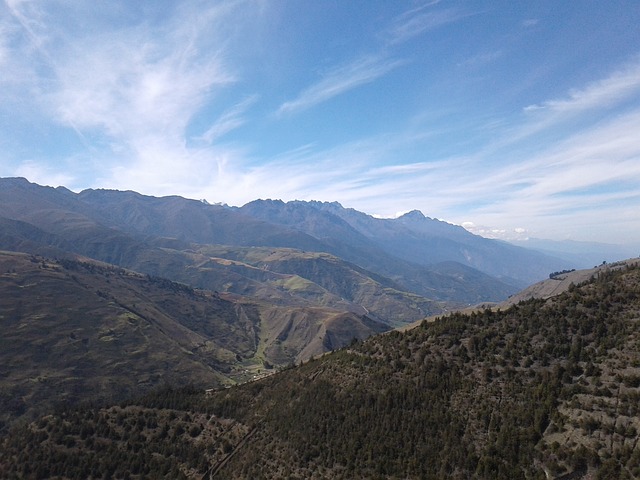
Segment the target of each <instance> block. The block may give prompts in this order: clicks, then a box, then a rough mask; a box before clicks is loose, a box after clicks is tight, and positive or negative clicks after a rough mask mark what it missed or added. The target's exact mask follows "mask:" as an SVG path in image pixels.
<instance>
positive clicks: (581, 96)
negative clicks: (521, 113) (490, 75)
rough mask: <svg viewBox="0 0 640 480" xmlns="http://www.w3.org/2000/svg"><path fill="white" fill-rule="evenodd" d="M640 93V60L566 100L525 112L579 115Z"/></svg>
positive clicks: (534, 107)
mask: <svg viewBox="0 0 640 480" xmlns="http://www.w3.org/2000/svg"><path fill="white" fill-rule="evenodd" d="M638 92H640V58H636V59H635V61H634V62H632V63H630V64H628V65H626V66H625V67H624V68H622V69H620V70H618V71H616V72H614V73H613V74H611V75H610V76H608V77H607V78H605V79H603V80H599V81H597V82H593V83H591V84H589V85H587V86H586V87H585V88H583V89H580V90H574V91H572V92H570V93H569V96H568V97H567V98H561V99H556V100H547V101H545V102H542V103H540V104H534V105H529V106H527V107H525V109H524V110H525V112H532V111H538V110H548V111H553V112H557V113H561V114H573V113H580V112H583V111H584V110H589V109H594V108H607V107H611V106H613V105H616V104H618V103H620V102H622V101H624V100H625V99H626V98H628V97H629V96H631V95H634V94H637V93H638Z"/></svg>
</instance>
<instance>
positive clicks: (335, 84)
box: [277, 55, 404, 115]
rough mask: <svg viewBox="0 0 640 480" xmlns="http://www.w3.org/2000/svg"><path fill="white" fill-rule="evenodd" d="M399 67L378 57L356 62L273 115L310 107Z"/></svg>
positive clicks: (329, 74)
mask: <svg viewBox="0 0 640 480" xmlns="http://www.w3.org/2000/svg"><path fill="white" fill-rule="evenodd" d="M403 63H404V62H403V61H402V60H395V59H389V58H386V57H385V56H382V55H368V56H364V57H361V58H358V59H356V60H355V61H353V62H351V63H349V64H347V65H343V66H340V67H337V68H334V69H332V70H331V71H329V72H327V73H326V74H325V75H324V77H323V78H322V79H321V80H320V81H319V82H318V83H316V84H314V85H311V86H310V87H308V88H307V89H305V90H304V91H302V92H301V93H300V95H298V97H297V98H295V99H294V100H291V101H288V102H285V103H283V104H282V105H280V108H279V109H278V112H277V113H278V114H279V115H283V114H289V113H295V112H299V111H301V110H305V109H307V108H310V107H313V106H315V105H317V104H319V103H322V102H324V101H327V100H329V99H330V98H333V97H335V96H337V95H340V94H342V93H345V92H347V91H349V90H351V89H353V88H356V87H358V86H360V85H364V84H366V83H369V82H373V81H374V80H376V79H378V78H380V77H382V76H383V75H386V74H387V73H389V72H390V71H392V70H394V69H396V68H398V67H399V66H401V65H402V64H403Z"/></svg>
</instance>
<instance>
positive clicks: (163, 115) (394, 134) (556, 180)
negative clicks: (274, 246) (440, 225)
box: [0, 0, 640, 246]
mask: <svg viewBox="0 0 640 480" xmlns="http://www.w3.org/2000/svg"><path fill="white" fill-rule="evenodd" d="M638 25H640V2H638V1H637V0H628V1H616V0H608V1H606V2H603V1H600V0H580V1H578V0H549V1H542V0H529V1H513V0H504V1H501V0H487V1H483V0H473V1H471V0H469V1H447V0H441V1H437V0H436V1H427V2H425V1H419V2H418V1H400V0H398V1H387V0H380V1H379V0H366V1H364V0H296V1H294V0H273V1H269V0H253V1H251V0H247V1H242V0H240V1H233V0H230V1H222V2H216V1H209V0H208V1H192V0H185V1H180V2H175V1H160V0H139V1H135V2H132V1H127V0H123V1H117V0H116V1H113V0H109V1H107V0H96V1H91V2H78V1H73V0H46V1H44V0H42V1H38V0H34V1H29V0H3V3H0V177H14V176H20V177H26V178H27V179H28V180H30V181H32V182H35V183H39V184H41V185H50V186H58V185H63V186H66V187H67V188H69V189H71V190H73V191H81V190H83V189H85V188H110V189H118V190H135V191H138V192H140V193H143V194H146V195H154V196H164V195H181V196H184V197H188V198H194V199H205V200H207V201H208V202H210V203H217V202H222V203H227V204H229V205H238V206H240V205H243V204H244V203H247V202H249V201H251V200H254V199H257V198H263V199H266V198H271V199H282V200H284V201H288V200H321V201H338V202H340V203H341V204H342V205H343V206H345V207H350V208H355V209H357V210H360V211H363V212H366V213H368V214H371V215H377V216H381V217H393V216H396V215H398V214H400V213H403V212H407V211H409V210H414V209H418V210H421V211H422V212H423V213H424V214H425V215H427V216H429V217H433V218H439V219H443V220H446V221H448V222H451V223H455V224H459V225H463V226H465V227H466V228H467V229H469V230H470V231H472V232H474V233H478V234H481V235H484V236H487V237H491V238H501V239H518V238H519V239H523V238H528V237H531V238H548V239H553V240H565V239H571V240H578V241H597V242H606V243H613V244H632V245H639V246H640V27H639V26H638Z"/></svg>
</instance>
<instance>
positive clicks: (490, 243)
mask: <svg viewBox="0 0 640 480" xmlns="http://www.w3.org/2000/svg"><path fill="white" fill-rule="evenodd" d="M240 211H242V212H243V213H246V214H248V215H251V216H253V217H255V218H259V219H261V220H265V221H269V222H272V223H277V224H281V225H284V226H287V227H290V228H295V229H297V230H299V231H301V232H304V233H307V234H309V235H312V236H314V237H316V238H321V239H323V240H325V241H327V238H330V239H331V241H332V242H333V245H334V246H335V248H337V249H339V250H338V251H340V252H344V251H345V250H346V251H347V252H350V251H351V250H353V251H355V252H358V253H362V254H363V255H366V252H373V251H376V250H377V251H378V252H379V253H378V256H380V254H383V256H388V255H391V256H393V257H394V258H400V259H402V260H405V261H408V262H411V263H414V264H418V265H422V266H432V265H437V264H438V263H441V262H449V263H452V262H456V263H459V264H462V265H466V266H467V267H472V268H474V269H476V270H479V271H481V272H483V273H485V274H487V275H491V276H493V277H496V278H499V279H501V280H503V281H504V282H506V283H508V284H511V285H514V286H517V287H524V286H527V285H529V284H530V283H533V282H535V281H538V280H541V279H543V278H544V277H546V275H547V274H548V273H549V272H550V271H554V267H558V268H555V269H556V270H557V269H559V266H560V265H562V268H568V267H569V266H570V263H569V262H567V261H563V260H560V259H558V258H554V257H551V256H547V255H544V254H542V253H539V252H536V251H533V250H527V249H524V248H521V247H517V246H514V245H511V244H507V243H505V242H500V241H497V240H490V239H486V238H483V237H480V236H478V235H473V234H472V233H470V232H468V231H467V230H465V229H464V228H462V227H459V226H457V225H452V224H449V223H447V222H443V221H440V220H436V219H433V218H429V217H425V216H424V215H423V214H422V212H420V211H417V210H414V211H412V212H409V213H406V214H404V215H402V216H400V217H398V218H395V219H381V218H374V217H372V216H370V215H367V214H364V213H362V212H358V211H357V210H354V209H351V208H344V207H342V205H340V204H339V203H337V202H301V201H293V202H287V203H284V202H281V201H277V200H276V201H274V200H256V201H254V202H251V203H248V204H247V205H245V206H243V207H242V208H241V209H240ZM348 246H355V247H356V248H353V249H350V248H349V247H348ZM358 253H356V254H358ZM339 255H341V256H343V255H345V253H339ZM344 258H348V257H346V256H345V257H344ZM350 260H352V261H355V259H350ZM359 261H366V260H359ZM356 263H357V262H356ZM366 268H370V269H373V268H374V267H372V266H367V267H366ZM378 268H380V267H378Z"/></svg>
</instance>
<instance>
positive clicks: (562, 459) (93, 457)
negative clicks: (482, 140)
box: [0, 267, 640, 479]
mask: <svg viewBox="0 0 640 480" xmlns="http://www.w3.org/2000/svg"><path fill="white" fill-rule="evenodd" d="M639 322H640V269H638V268H637V267H635V268H631V267H628V268H624V269H620V270H610V271H606V272H604V271H603V272H600V274H599V275H598V276H597V277H596V278H594V279H593V280H591V281H589V282H588V283H585V284H582V285H577V286H576V285H574V286H573V287H572V288H570V289H569V290H568V291H567V292H565V293H563V294H562V295H560V296H558V297H554V298H552V299H548V300H536V299H533V300H529V301H527V302H523V303H520V304H518V305H515V306H513V307H511V308H509V309H507V310H502V311H495V312H492V311H490V310H485V311H481V312H477V313H474V314H470V315H463V314H454V315H451V316H448V317H446V318H442V319H439V320H437V321H435V322H432V323H427V322H425V323H423V324H422V325H421V326H420V327H418V328H415V329H413V330H410V331H407V332H404V333H401V332H391V333H388V334H384V335H380V336H376V337H372V338H370V339H368V340H366V341H363V342H356V343H354V344H352V345H351V346H350V347H348V348H346V349H343V350H340V351H338V352H335V353H333V354H330V355H325V356H323V357H320V358H317V359H315V360H312V361H309V362H307V363H305V364H304V365H302V366H300V367H297V368H292V369H289V370H286V371H284V372H281V373H279V374H276V375H273V376H271V377H268V378H265V379H263V380H260V381H256V382H252V383H249V384H245V385H242V386H238V387H233V388H231V389H228V390H223V391H219V392H213V393H212V394H211V395H205V394H204V392H202V391H198V390H193V389H191V390H174V389H165V390H162V391H158V392H156V393H155V394H152V395H149V396H147V397H145V398H143V399H140V400H138V401H135V402H132V403H131V404H130V405H129V406H127V407H126V408H125V409H124V410H123V409H122V408H123V407H125V406H124V405H123V406H121V407H117V408H109V409H101V410H95V409H94V410H89V411H88V412H86V411H85V412H74V411H71V412H65V413H64V414H61V415H57V416H52V417H47V418H45V419H42V420H40V421H39V422H36V423H33V424H30V425H27V426H24V427H22V428H21V429H17V430H15V431H14V432H13V434H12V435H11V436H9V437H7V438H6V439H5V440H4V441H3V445H2V447H3V448H2V449H0V451H2V452H3V454H2V457H1V461H0V464H1V465H2V468H3V469H4V470H2V473H4V474H7V475H11V474H14V473H16V472H22V473H25V472H26V474H29V473H32V472H36V471H38V470H37V469H39V468H43V469H46V468H48V470H46V471H47V472H49V473H51V474H55V475H61V476H65V475H66V476H70V477H73V476H77V475H78V472H86V471H87V470H86V469H87V468H89V469H91V468H93V470H90V471H91V472H92V475H99V474H102V473H103V472H104V471H105V469H106V470H107V471H108V472H109V473H110V474H113V475H114V476H116V477H117V476H123V475H125V473H127V472H129V475H130V476H131V477H132V478H140V476H141V474H139V473H138V474H132V473H131V472H133V471H134V470H133V469H134V468H135V469H137V470H135V471H140V470H139V469H140V468H141V467H140V466H137V467H136V466H135V462H136V461H137V460H136V459H139V458H148V459H150V460H149V462H148V463H146V464H145V466H144V468H145V469H146V470H144V474H145V475H150V476H156V477H161V476H167V475H174V478H178V477H183V478H202V476H203V475H204V477H205V478H206V477H209V478H212V477H213V478H345V479H346V478H491V479H495V478H509V479H513V478H540V479H543V478H558V479H559V478H637V477H638V476H640V449H639V448H638V432H639V431H640V412H639V411H638V405H639V404H640V328H639ZM152 418H153V419H155V422H154V420H153V419H152ZM221 422H222V423H221ZM224 422H231V423H228V424H229V425H233V426H234V427H233V429H226V430H225V429H221V428H220V427H219V425H221V424H224ZM83 431H84V432H85V433H83ZM216 432H217V433H216ZM166 438H171V445H172V446H171V450H170V449H169V447H168V446H167V441H166V440H165V439H166ZM107 447H108V449H107V450H106V451H108V452H110V453H109V454H101V452H102V451H104V450H101V449H104V448H107ZM169 451H171V452H172V453H171V455H170V456H166V455H165V454H164V452H169ZM180 452H182V453H180ZM158 454H159V455H160V457H158ZM71 457H73V459H74V460H73V462H72V461H71ZM27 458H29V460H30V462H28V463H25V460H26V459H27ZM155 458H162V459H164V461H163V463H162V465H159V464H158V462H154V461H152V459H155ZM31 459H37V461H33V462H32V461H31ZM54 466H55V470H54ZM82 468H84V469H85V470H80V469H82ZM94 470H95V471H94ZM567 475H568V476H567ZM167 478H168V477H167Z"/></svg>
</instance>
